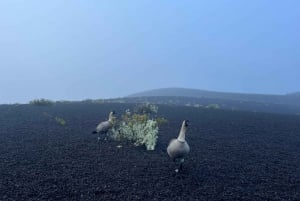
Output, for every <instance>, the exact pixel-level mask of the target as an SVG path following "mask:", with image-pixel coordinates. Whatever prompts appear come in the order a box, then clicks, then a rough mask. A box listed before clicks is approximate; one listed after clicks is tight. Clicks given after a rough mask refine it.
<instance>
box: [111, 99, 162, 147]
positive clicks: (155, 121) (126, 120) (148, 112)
mask: <svg viewBox="0 0 300 201" xmlns="http://www.w3.org/2000/svg"><path fill="white" fill-rule="evenodd" d="M157 111H158V107H157V106H156V105H152V104H148V103H147V104H143V105H139V106H137V107H136V108H135V109H134V113H131V112H130V111H129V110H128V109H127V110H126V112H125V114H124V115H122V118H121V121H120V122H119V123H118V124H117V126H116V127H114V128H113V129H112V133H113V134H112V136H113V138H114V139H116V140H119V141H122V140H128V141H130V142H132V143H133V144H134V145H135V146H141V145H145V147H146V149H147V150H154V149H155V146H156V141H157V138H158V125H159V124H160V125H161V124H163V123H166V122H167V120H166V119H164V118H154V114H156V113H157Z"/></svg>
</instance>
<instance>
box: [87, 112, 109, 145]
mask: <svg viewBox="0 0 300 201" xmlns="http://www.w3.org/2000/svg"><path fill="white" fill-rule="evenodd" d="M114 114H115V112H114V111H112V112H110V113H109V117H108V120H106V121H102V122H100V123H99V124H98V125H97V127H96V129H95V130H94V131H93V132H92V133H93V134H97V133H98V134H99V137H98V140H99V139H100V134H106V133H107V132H108V131H109V129H111V128H112V126H113V119H114V118H115V117H114V116H113V115H114Z"/></svg>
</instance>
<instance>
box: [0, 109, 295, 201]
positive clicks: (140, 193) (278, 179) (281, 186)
mask: <svg viewBox="0 0 300 201" xmlns="http://www.w3.org/2000/svg"><path fill="white" fill-rule="evenodd" d="M134 106H135V105H134V104H124V103H103V104H96V103H60V104H56V105H53V106H33V105H0V200H3V201H9V200H18V201H19V200H145V201H147V200H157V201H162V200H175V201H176V200H183V201H188V200H210V201H211V200H295V201H296V200H300V116H297V115H279V114H267V113H255V112H238V111H225V110H216V109H202V108H194V107H180V106H167V105H159V111H158V116H160V117H164V118H166V119H167V120H168V123H167V124H165V125H162V126H161V127H160V130H159V138H158V142H157V146H156V148H155V150H154V151H147V150H146V149H145V147H135V146H133V145H132V144H130V143H128V142H118V141H114V140H112V139H109V140H107V141H100V143H98V142H97V136H96V135H93V134H91V132H92V131H93V129H94V128H95V126H96V125H97V123H99V122H100V121H102V120H105V119H106V118H107V115H108V112H109V111H110V110H115V111H116V112H117V114H118V115H119V116H120V115H121V114H122V113H124V111H125V109H127V108H130V109H132V108H133V107H134ZM57 117H58V118H61V119H64V120H65V122H66V124H65V125H63V124H60V123H59V122H58V121H56V120H55V118H57ZM184 119H189V120H190V122H191V126H190V127H189V130H188V133H187V136H186V139H187V142H188V143H189V145H190V148H191V151H190V154H189V155H188V156H187V158H186V160H185V163H184V167H183V171H182V172H180V173H179V174H176V173H175V171H174V170H175V168H176V167H175V164H173V162H172V161H171V160H170V159H169V157H168V155H167V153H166V147H167V145H168V142H169V141H170V140H171V139H172V138H175V137H177V135H178V132H179V129H180V126H181V123H182V120H184Z"/></svg>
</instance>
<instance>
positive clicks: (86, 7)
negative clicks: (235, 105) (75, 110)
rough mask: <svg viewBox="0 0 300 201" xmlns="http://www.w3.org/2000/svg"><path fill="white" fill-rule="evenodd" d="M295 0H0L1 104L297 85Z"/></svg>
mask: <svg viewBox="0 0 300 201" xmlns="http://www.w3.org/2000/svg"><path fill="white" fill-rule="evenodd" d="M299 10H300V1H298V0H289V1H279V0H272V1H271V0H269V1H267V0H252V1H236V0H232V1H231V0H220V1H196V0H195V1H150V0H149V1H143V0H135V1H134V0H131V1H96V0H94V1H92V0H89V1H83V0H82V1H71V0H69V1H61V0H51V1H38V0H36V1H31V0H28V1H25V0H19V1H14V0H4V1H0V103H15V102H20V103H24V102H28V101H29V100H32V99H35V98H48V99H52V100H82V99H87V98H113V97H122V96H126V95H129V94H131V93H135V92H139V91H144V90H148V89H155V88H165V87H185V88H194V89H204V90H214V91H227V92H244V93H267V94H284V93H289V92H294V91H300V83H299V75H300V34H299V33H300V24H299V22H300V12H299Z"/></svg>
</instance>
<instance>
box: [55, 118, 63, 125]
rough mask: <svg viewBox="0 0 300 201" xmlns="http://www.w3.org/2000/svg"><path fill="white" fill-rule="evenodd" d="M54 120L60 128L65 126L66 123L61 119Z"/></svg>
mask: <svg viewBox="0 0 300 201" xmlns="http://www.w3.org/2000/svg"><path fill="white" fill-rule="evenodd" d="M54 119H55V121H56V122H57V123H59V124H60V125H62V126H64V125H66V121H65V120H64V119H63V118H59V117H55V118H54Z"/></svg>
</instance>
